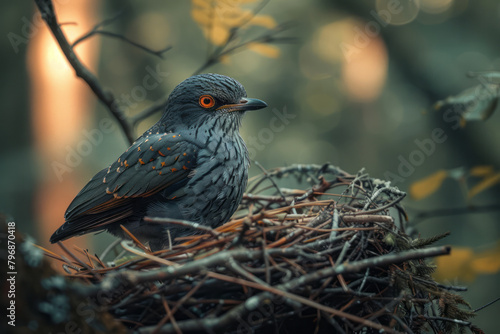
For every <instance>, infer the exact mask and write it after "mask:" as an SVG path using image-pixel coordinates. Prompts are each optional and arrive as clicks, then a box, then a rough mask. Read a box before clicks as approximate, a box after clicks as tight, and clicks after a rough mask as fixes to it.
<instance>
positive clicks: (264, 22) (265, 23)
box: [250, 15, 276, 29]
mask: <svg viewBox="0 0 500 334" xmlns="http://www.w3.org/2000/svg"><path fill="white" fill-rule="evenodd" d="M250 22H251V23H252V24H253V25H256V26H261V27H265V28H267V29H273V28H274V27H276V21H275V20H274V19H273V18H272V17H271V16H269V15H257V16H256V17H254V18H253V19H252V21H250Z"/></svg>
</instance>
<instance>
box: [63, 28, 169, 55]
mask: <svg viewBox="0 0 500 334" xmlns="http://www.w3.org/2000/svg"><path fill="white" fill-rule="evenodd" d="M94 35H103V36H107V37H112V38H116V39H119V40H122V41H124V42H126V43H128V44H130V45H132V46H135V47H136V48H138V49H141V50H142V51H145V52H147V53H149V54H152V55H154V56H157V57H159V58H161V59H163V54H164V53H165V52H167V51H168V50H170V49H171V48H172V47H171V46H167V47H165V48H163V49H161V50H158V51H154V50H151V49H150V48H148V47H146V46H144V45H142V44H139V43H137V42H134V41H132V40H131V39H129V38H127V37H125V36H123V35H120V34H117V33H114V32H110V31H105V30H92V31H90V32H88V33H87V34H85V35H84V36H82V37H80V38H79V39H77V40H76V41H75V42H74V43H73V44H72V45H71V47H73V48H74V47H75V46H77V45H78V44H80V43H81V42H83V41H84V40H85V39H87V38H89V37H92V36H94Z"/></svg>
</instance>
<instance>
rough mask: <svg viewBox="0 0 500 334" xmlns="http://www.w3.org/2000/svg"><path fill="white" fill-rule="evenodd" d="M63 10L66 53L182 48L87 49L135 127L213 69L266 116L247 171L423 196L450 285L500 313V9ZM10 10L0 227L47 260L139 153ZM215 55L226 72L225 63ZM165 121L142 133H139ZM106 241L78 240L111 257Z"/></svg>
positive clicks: (436, 1) (33, 22) (48, 40)
mask: <svg viewBox="0 0 500 334" xmlns="http://www.w3.org/2000/svg"><path fill="white" fill-rule="evenodd" d="M54 4H55V8H56V13H57V14H58V19H59V21H60V22H61V23H64V24H63V25H62V29H63V30H64V32H65V34H66V35H67V37H68V39H69V40H70V42H74V41H75V40H77V39H78V38H79V37H80V36H82V35H84V34H85V33H87V32H89V31H91V30H92V29H93V27H94V26H95V25H96V24H98V23H100V22H103V21H104V20H107V19H111V18H113V20H110V21H109V22H107V24H106V25H104V26H102V27H100V29H102V30H104V31H106V32H109V33H112V34H117V35H120V36H124V37H126V38H127V39H128V40H130V41H133V42H135V43H138V44H140V45H142V46H145V47H147V48H148V49H150V50H155V51H156V50H162V49H165V48H166V47H171V49H169V50H168V51H166V52H165V53H163V54H162V55H163V58H161V57H158V56H157V55H153V54H151V52H146V51H145V50H142V49H141V48H138V47H135V46H133V45H131V43H129V42H126V41H123V40H120V39H119V38H112V36H109V34H108V36H105V35H103V34H101V33H99V34H96V35H95V36H92V37H90V38H88V39H86V40H84V41H82V42H81V43H79V44H78V45H77V46H76V47H75V52H76V53H77V54H78V56H79V57H80V58H81V59H82V61H83V63H84V64H85V65H86V66H88V68H89V69H90V70H91V71H92V72H93V73H95V74H96V75H97V77H98V79H99V81H100V83H101V85H102V86H103V87H105V88H106V89H109V90H110V91H112V92H113V93H114V95H115V97H116V98H117V103H118V104H119V106H120V107H121V108H122V109H123V110H124V111H125V112H126V115H127V116H128V117H132V118H133V117H137V115H140V114H141V112H142V111H143V110H145V109H147V108H149V107H151V106H152V105H155V104H157V103H161V102H162V101H164V100H165V98H166V96H167V95H168V93H169V92H170V91H171V90H172V89H173V88H174V87H175V86H176V85H177V84H178V83H179V82H181V81H182V80H184V79H185V78H187V77H188V76H190V75H192V74H193V73H195V72H197V71H199V70H200V68H201V70H202V72H217V73H221V74H225V75H229V76H231V77H234V78H236V79H237V80H239V81H240V82H241V83H242V84H243V85H244V86H245V88H246V89H247V92H248V96H250V97H255V98H259V99H262V100H264V101H266V102H267V103H268V105H269V108H267V109H265V110H262V111H256V112H251V113H249V114H248V115H247V116H246V119H245V121H244V124H243V127H242V136H243V138H244V139H245V140H246V141H247V144H248V146H249V149H250V153H251V155H252V159H254V160H256V161H258V162H259V163H260V164H261V165H263V166H264V167H265V168H272V167H278V166H284V165H287V164H293V163H302V164H309V163H315V164H322V163H324V162H331V163H333V164H335V165H337V166H340V167H341V168H342V169H344V170H347V171H349V172H351V173H356V172H357V171H359V170H360V169H361V168H366V171H367V172H368V173H369V174H370V175H371V176H373V177H378V178H381V179H389V180H391V181H392V182H393V184H396V185H397V186H398V187H400V189H402V190H404V191H407V192H409V194H410V195H411V196H409V197H408V199H407V200H406V201H405V207H406V208H407V209H408V212H409V214H410V221H412V222H414V223H415V228H416V229H417V230H418V231H419V233H420V234H421V235H422V236H426V237H428V236H431V235H435V234H439V233H443V232H446V231H451V235H450V236H449V237H447V238H446V239H445V240H443V241H442V242H441V243H442V244H451V245H453V246H454V247H455V248H454V250H453V252H452V257H446V258H440V259H439V260H438V265H439V266H438V267H439V268H438V269H439V270H438V272H437V274H436V275H437V278H438V279H440V280H442V281H443V282H446V283H448V284H455V285H457V284H464V285H467V286H468V287H469V291H468V292H466V293H465V297H466V300H468V301H469V302H470V303H471V305H472V308H473V309H475V308H478V307H480V306H482V305H484V304H486V303H487V302H489V301H491V300H493V299H494V298H496V297H499V295H500V288H499V287H498V282H499V279H500V274H499V273H498V270H499V269H500V243H499V240H500V211H499V208H500V186H499V182H500V173H499V170H500V145H499V142H500V131H498V129H499V128H500V127H499V126H500V115H499V114H498V112H495V111H496V110H495V109H496V108H497V99H498V84H499V83H500V82H499V80H498V78H499V77H500V75H498V74H496V72H494V71H495V70H500V44H499V43H498V33H499V30H500V3H499V2H498V1H496V0H482V1H476V2H472V1H468V0H420V1H398V0H377V1H330V0H328V1H327V0H314V1H298V0H286V1H285V0H272V1H264V2H259V1H255V0H240V1H236V0H234V1H232V0H217V1H206V0H193V1H151V0H150V1H137V0H135V1H118V0H114V1H96V0H60V1H57V0H55V1H54ZM0 6H1V12H2V28H3V38H2V39H1V43H2V47H1V51H0V66H1V73H2V80H1V82H0V85H1V89H0V96H1V101H2V106H3V110H2V112H1V114H0V117H1V121H0V133H1V136H2V142H3V143H4V144H3V145H2V146H1V147H0V161H1V163H0V185H1V187H0V212H2V213H5V214H6V215H7V216H8V217H10V219H14V220H15V221H16V223H17V228H18V230H19V231H21V232H24V233H27V234H30V235H32V236H33V237H35V238H36V240H37V242H38V243H39V244H40V245H43V246H44V247H45V246H47V247H49V245H48V244H49V243H48V238H49V236H50V235H51V234H52V232H53V231H54V230H55V229H56V228H57V227H58V226H59V225H61V224H62V223H63V215H64V211H65V209H66V207H67V206H68V204H69V203H70V201H71V200H72V199H73V197H74V196H75V195H76V194H77V192H78V191H79V190H80V188H81V187H82V186H83V185H84V184H85V183H86V182H87V181H88V179H90V177H92V176H93V175H94V174H95V173H96V172H97V171H99V170H100V169H102V168H104V167H106V166H107V165H108V164H109V163H111V162H112V161H114V160H115V159H116V157H117V156H118V155H119V154H121V152H123V151H124V150H125V149H126V147H127V146H128V142H127V138H126V137H125V136H124V134H123V132H122V131H121V129H120V128H119V126H118V124H117V123H116V121H115V120H114V119H113V117H112V116H111V115H110V113H109V111H108V110H107V109H106V108H105V107H104V106H103V105H102V104H101V103H99V101H98V100H97V99H96V97H95V95H93V93H92V92H91V91H90V89H89V88H88V86H86V85H85V83H84V82H83V81H81V80H79V79H78V78H76V77H75V75H74V71H73V70H72V69H71V68H70V67H69V64H68V63H67V61H66V60H65V59H64V58H63V57H62V55H61V53H60V49H59V47H58V46H57V44H56V43H55V42H54V39H53V37H52V35H51V34H50V33H49V31H48V29H47V28H46V26H45V24H44V23H43V21H42V20H41V19H40V15H39V13H38V12H37V10H36V7H35V5H34V3H33V2H30V1H22V2H21V1H19V2H15V1H11V2H5V1H4V2H2V4H1V5H0ZM256 11H258V13H256V14H255V15H254V14H252V13H255V12H256ZM250 18H251V19H250ZM241 22H245V24H244V25H243V26H241ZM233 28H236V30H234V29H233ZM232 29H233V30H232ZM232 32H235V33H236V35H235V36H234V38H232V39H231V43H230V44H228V45H225V41H227V39H228V36H230V35H231V33H232ZM261 37H262V38H261ZM234 46H241V47H237V48H236V49H234V50H232V48H233V47H234ZM226 51H227V52H226ZM211 55H212V56H213V55H220V56H221V57H216V59H215V61H214V62H213V63H212V62H211V61H210V56H211ZM207 61H208V62H207ZM203 65H208V66H205V67H203ZM471 87H479V88H477V89H473V90H470V88H471ZM485 87H486V88H488V92H490V93H489V95H488V96H486V97H484V96H481V92H482V91H484V90H485ZM467 89H469V90H467ZM461 92H464V93H461ZM449 96H455V97H452V98H450V99H449V100H447V102H443V103H441V104H437V105H436V103H437V102H438V101H440V100H445V99H446V98H447V97H449ZM457 102H463V103H466V104H465V105H466V107H465V109H462V110H465V113H464V114H463V116H462V117H461V118H459V117H458V116H457V115H456V114H455V113H447V111H448V110H450V109H449V108H446V106H449V105H452V106H453V105H457ZM158 118H159V113H154V114H152V115H150V116H149V117H147V118H146V119H144V120H142V121H140V122H138V123H137V124H136V126H135V128H134V131H135V134H137V135H139V134H141V133H142V132H143V131H144V130H146V129H147V128H148V127H149V126H150V125H152V124H153V123H154V122H155V121H156V120H157V119H158ZM251 172H252V175H255V174H258V173H260V169H259V168H257V167H256V166H255V164H254V165H253V166H252V169H251ZM110 240H112V239H111V237H109V236H107V235H105V234H100V235H97V236H87V237H80V238H77V239H72V241H71V242H75V243H76V244H78V245H80V246H84V247H87V248H89V249H91V250H94V249H95V253H99V251H100V250H101V249H102V248H103V247H104V246H105V245H107V244H108V243H109V241H110ZM499 313H500V304H495V305H493V306H490V307H488V308H486V309H484V310H482V311H480V312H479V314H478V317H477V319H476V321H475V323H476V324H477V325H478V326H479V327H481V328H482V329H483V330H485V331H486V332H487V333H488V332H494V331H495V330H496V329H497V328H498V325H497V321H496V318H495V317H497V316H498V314H499Z"/></svg>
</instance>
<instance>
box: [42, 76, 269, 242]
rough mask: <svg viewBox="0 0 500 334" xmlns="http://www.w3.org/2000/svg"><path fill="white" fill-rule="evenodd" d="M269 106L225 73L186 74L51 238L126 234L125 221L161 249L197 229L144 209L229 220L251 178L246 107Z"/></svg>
mask: <svg viewBox="0 0 500 334" xmlns="http://www.w3.org/2000/svg"><path fill="white" fill-rule="evenodd" d="M266 106H267V105H266V103H265V102H263V101H261V100H257V99H251V98H247V97H246V92H245V88H243V86H242V85H241V84H240V83H239V82H238V81H236V80H234V79H232V78H229V77H227V76H224V75H220V74H201V75H195V76H192V77H190V78H188V79H186V80H184V81H183V82H181V83H180V84H179V85H178V86H177V87H176V88H175V89H174V90H173V91H172V93H171V94H170V96H169V98H168V101H167V107H166V110H165V113H164V114H163V116H162V117H161V119H160V120H159V121H158V122H157V123H156V124H154V125H153V126H152V127H151V128H150V129H149V130H147V131H146V132H145V133H144V134H143V135H142V136H140V137H139V138H138V139H137V140H136V141H135V142H134V143H133V144H132V146H130V147H129V148H128V149H127V150H126V151H125V152H124V153H123V154H122V155H121V156H120V157H119V158H118V159H117V160H116V161H115V162H113V163H112V164H111V165H110V166H109V167H108V168H105V169H103V170H101V171H100V172H98V173H97V174H96V175H95V176H94V177H93V178H92V179H91V180H90V181H89V183H87V185H86V186H85V187H83V189H82V190H81V191H80V192H79V193H78V195H77V196H76V197H75V199H74V200H73V201H72V202H71V204H70V205H69V207H68V209H67V210H66V214H65V216H64V218H65V223H64V224H63V225H62V226H61V227H59V229H57V231H55V232H54V234H53V235H52V237H51V238H50V242H51V243H55V242H57V241H60V240H64V239H67V238H70V237H72V236H76V235H81V234H85V233H89V232H97V231H101V230H107V231H108V232H110V233H112V234H114V235H116V236H118V237H121V238H124V237H125V236H124V233H123V231H122V229H121V228H120V224H122V225H124V226H125V227H126V228H127V229H128V230H129V231H130V232H132V234H134V235H135V236H136V237H137V238H138V239H139V240H140V241H141V242H144V243H146V242H149V246H150V248H151V249H152V250H159V249H162V248H165V247H167V246H168V245H169V235H168V233H170V236H171V237H172V238H175V237H179V236H184V235H189V234H194V233H195V231H194V230H193V229H192V228H189V227H185V226H179V225H171V224H169V225H164V224H155V223H149V222H145V221H144V217H146V216H149V217H164V218H172V219H181V220H187V221H191V222H194V223H199V224H203V225H205V226H209V227H217V226H219V225H221V224H223V223H225V222H227V221H228V220H229V219H230V218H231V216H232V215H233V213H234V212H235V211H236V209H237V207H238V205H239V203H240V201H241V198H242V196H243V191H244V190H245V188H246V185H247V181H248V166H249V157H248V150H247V148H246V146H245V142H244V141H243V139H242V138H241V136H240V133H239V127H240V124H241V120H242V117H243V114H244V113H245V112H246V111H247V110H256V109H261V108H265V107H266ZM167 230H168V231H169V232H168V231H167Z"/></svg>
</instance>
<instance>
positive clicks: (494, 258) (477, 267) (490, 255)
mask: <svg viewBox="0 0 500 334" xmlns="http://www.w3.org/2000/svg"><path fill="white" fill-rule="evenodd" d="M472 268H473V269H474V271H476V272H477V273H483V274H494V273H496V272H498V271H500V245H497V246H496V247H495V248H493V249H491V250H487V251H484V252H481V253H479V254H478V255H477V256H475V259H474V260H473V261H472Z"/></svg>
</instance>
